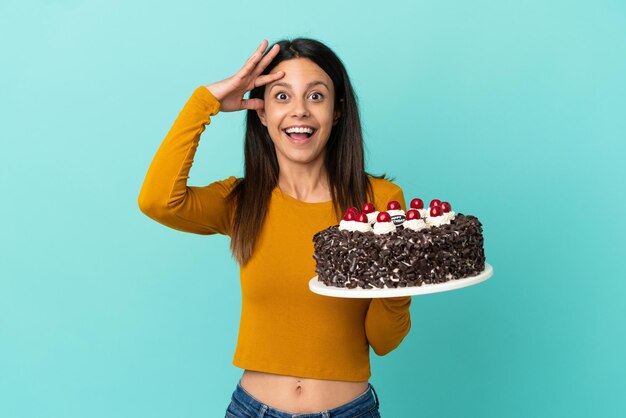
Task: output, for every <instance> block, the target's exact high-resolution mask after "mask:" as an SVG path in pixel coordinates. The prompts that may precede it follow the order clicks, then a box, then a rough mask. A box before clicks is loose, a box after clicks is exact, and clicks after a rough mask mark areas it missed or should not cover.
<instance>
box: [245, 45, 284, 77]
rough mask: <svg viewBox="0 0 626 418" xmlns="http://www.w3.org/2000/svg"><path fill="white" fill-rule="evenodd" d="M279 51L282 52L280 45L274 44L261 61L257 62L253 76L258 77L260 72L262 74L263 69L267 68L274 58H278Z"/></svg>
mask: <svg viewBox="0 0 626 418" xmlns="http://www.w3.org/2000/svg"><path fill="white" fill-rule="evenodd" d="M279 52H280V45H278V44H274V45H273V46H272V48H271V49H270V50H269V51H268V52H267V54H266V55H265V56H264V57H263V59H262V60H261V62H259V63H258V64H257V66H256V68H255V69H254V73H253V74H252V76H253V77H256V76H258V75H259V74H261V73H262V72H263V70H265V67H267V66H268V65H269V64H270V62H272V60H273V59H274V58H276V55H278V53H279Z"/></svg>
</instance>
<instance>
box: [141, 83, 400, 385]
mask: <svg viewBox="0 0 626 418" xmlns="http://www.w3.org/2000/svg"><path fill="white" fill-rule="evenodd" d="M219 109H220V104H219V102H218V101H217V99H216V98H215V97H214V96H213V95H212V94H211V92H210V91H209V90H208V89H206V87H204V86H201V87H198V88H197V89H196V90H195V91H194V92H193V94H192V96H191V98H190V99H189V100H188V101H187V103H186V104H185V106H184V107H183V109H182V111H181V112H180V114H179V115H178V117H177V118H176V121H175V122H174V124H173V126H172V128H171V129H170V131H169V132H168V133H167V136H166V137H165V139H164V140H163V142H162V144H161V146H160V147H159V149H158V151H157V153H156V155H155V156H154V158H153V160H152V163H151V165H150V167H149V169H148V173H147V174H146V178H145V180H144V183H143V185H142V188H141V191H140V194H139V207H140V209H141V210H142V212H144V213H145V214H146V215H147V216H149V217H150V218H152V219H154V220H156V221H158V222H160V223H162V224H164V225H166V226H169V227H171V228H174V229H177V230H181V231H186V232H191V233H196V234H206V235H208V234H215V233H219V234H224V235H230V232H231V228H232V222H233V213H234V208H232V207H230V206H229V204H228V203H227V199H226V198H227V196H228V194H229V193H230V191H231V190H232V188H233V187H234V186H235V185H236V184H237V182H238V181H239V179H237V178H235V177H232V176H231V177H229V178H227V179H224V180H220V181H216V182H213V183H211V184H209V185H208V186H202V187H197V186H188V185H187V179H188V178H189V171H190V168H191V166H192V164H193V159H194V155H195V152H196V149H197V147H198V143H199V140H200V136H201V134H202V133H203V132H204V130H205V127H206V125H209V124H210V122H211V119H210V117H211V116H215V115H217V113H218V112H219ZM207 140H208V141H211V142H214V141H215V143H210V144H208V145H209V147H208V149H209V152H208V154H209V158H210V157H211V155H210V154H211V150H214V149H217V148H218V146H219V145H218V144H217V141H216V140H215V139H214V138H208V139H207ZM370 181H371V183H372V187H373V190H374V202H373V203H374V205H375V206H376V207H384V206H386V204H387V202H388V201H390V200H398V201H400V202H401V204H402V205H404V197H403V195H402V190H401V189H400V188H399V187H398V186H397V185H395V184H394V183H392V182H390V181H387V180H382V179H376V178H370ZM251 210H254V208H251ZM338 222H339V219H338V218H337V215H336V214H335V212H334V210H333V206H332V201H328V202H317V203H309V202H302V201H300V200H297V199H295V198H293V197H291V196H289V195H288V194H286V193H283V192H282V191H281V190H280V189H279V188H278V187H276V188H275V189H274V190H273V191H272V195H271V200H270V204H269V207H268V212H267V214H266V218H265V221H264V224H263V226H262V229H261V232H260V235H259V237H258V240H257V243H256V245H255V250H254V253H253V256H252V258H251V259H250V260H249V261H248V263H246V264H245V265H243V266H241V267H240V278H239V279H240V283H241V297H242V304H241V317H240V323H239V333H238V339H237V346H236V349H235V354H234V357H233V364H234V365H235V366H237V367H240V368H243V369H249V370H257V371H264V372H267V373H274V374H283V375H291V376H300V377H309V378H316V379H328V380H344V381H365V380H367V379H368V378H369V377H370V376H371V372H370V359H369V347H370V346H371V347H372V348H373V350H374V352H375V353H377V354H379V355H384V354H387V353H389V352H390V351H392V350H393V349H394V348H396V347H397V346H398V345H399V344H400V342H401V341H402V340H403V339H404V337H405V336H406V335H407V333H408V332H409V329H410V325H411V321H410V312H409V307H410V302H411V298H410V297H402V298H386V299H347V298H332V297H326V296H321V295H318V294H315V293H313V292H311V291H310V290H309V287H308V282H309V280H311V278H312V277H314V276H315V275H316V273H315V260H314V259H313V235H314V234H315V233H316V232H318V231H320V230H322V229H325V228H327V227H329V226H331V225H336V224H337V223H338Z"/></svg>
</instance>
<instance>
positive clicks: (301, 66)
mask: <svg viewBox="0 0 626 418" xmlns="http://www.w3.org/2000/svg"><path fill="white" fill-rule="evenodd" d="M278 71H284V72H285V75H284V76H283V77H281V78H280V79H279V80H277V81H276V82H274V83H271V84H270V85H269V86H268V87H269V88H271V87H272V86H273V85H275V84H278V85H283V86H285V87H289V86H291V87H294V88H295V87H307V88H308V87H309V86H310V85H312V84H318V85H320V84H322V85H325V86H326V87H327V88H328V89H329V90H330V89H332V86H333V82H332V80H331V78H330V77H329V76H328V74H326V72H325V71H324V70H322V69H321V68H320V66H319V65H317V64H316V63H314V62H313V61H311V60H310V59H308V58H294V59H290V60H285V61H281V62H280V63H279V64H278V65H276V67H274V68H272V71H270V74H273V73H276V72H278Z"/></svg>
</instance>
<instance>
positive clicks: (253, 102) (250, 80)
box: [206, 39, 285, 112]
mask: <svg viewBox="0 0 626 418" xmlns="http://www.w3.org/2000/svg"><path fill="white" fill-rule="evenodd" d="M267 45H268V42H267V40H265V39H264V40H263V42H261V45H260V46H259V47H258V48H257V50H256V51H254V54H252V56H251V57H250V58H248V61H246V63H245V65H244V66H243V67H242V68H241V70H239V71H238V72H237V74H235V75H233V76H232V77H228V78H227V79H225V80H222V81H218V82H217V83H213V84H209V85H208V86H206V88H207V89H209V91H210V92H211V93H212V94H213V96H215V98H216V99H217V100H219V102H220V104H221V106H220V108H221V109H220V110H221V111H223V112H234V111H237V110H243V109H252V110H256V109H263V106H264V102H263V99H244V98H243V96H244V95H245V94H246V92H248V91H250V90H252V89H253V88H255V87H259V86H263V85H265V84H267V83H271V82H273V81H276V80H278V79H280V78H281V77H282V76H284V75H285V72H284V71H278V72H276V73H274V74H267V75H260V74H261V73H262V72H263V70H265V67H267V66H268V65H269V63H270V62H271V61H272V60H273V59H274V57H275V56H276V54H278V52H279V51H280V46H279V45H278V44H276V45H274V46H273V47H272V48H271V49H270V51H269V52H268V53H267V55H265V57H263V52H264V51H265V48H267ZM261 58H263V59H261Z"/></svg>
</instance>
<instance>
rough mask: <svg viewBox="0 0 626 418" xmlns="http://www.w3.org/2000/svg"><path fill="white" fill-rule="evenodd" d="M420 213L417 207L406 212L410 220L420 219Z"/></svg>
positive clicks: (407, 218)
mask: <svg viewBox="0 0 626 418" xmlns="http://www.w3.org/2000/svg"><path fill="white" fill-rule="evenodd" d="M420 218H421V216H420V213H419V212H418V211H416V210H415V209H411V210H409V211H408V212H407V213H406V220H407V221H410V220H411V219H420Z"/></svg>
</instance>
